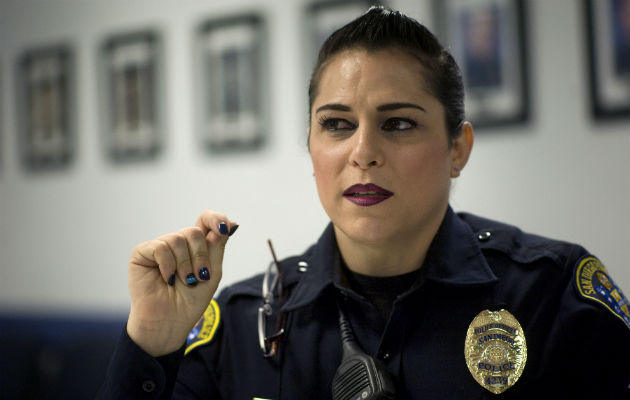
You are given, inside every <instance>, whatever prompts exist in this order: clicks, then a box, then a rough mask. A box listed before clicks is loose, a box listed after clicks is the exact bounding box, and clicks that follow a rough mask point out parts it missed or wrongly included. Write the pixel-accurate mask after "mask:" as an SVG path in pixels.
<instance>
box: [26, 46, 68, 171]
mask: <svg viewBox="0 0 630 400" xmlns="http://www.w3.org/2000/svg"><path fill="white" fill-rule="evenodd" d="M75 79H76V77H75V66H74V54H73V51H72V49H71V47H70V45H67V44H57V45H49V46H44V47H39V48H32V49H28V50H25V51H24V52H23V53H22V55H21V56H19V58H18V62H17V66H16V84H17V87H16V100H17V101H16V105H17V127H18V129H17V133H18V145H19V149H20V155H21V160H22V164H23V166H24V168H25V169H26V170H29V171H43V170H55V169H62V168H65V167H67V166H68V165H69V164H70V162H71V161H72V159H73V157H74V152H75V147H76V144H75V125H76V122H75V116H76V112H75V111H76V98H75V96H76V91H75Z"/></svg>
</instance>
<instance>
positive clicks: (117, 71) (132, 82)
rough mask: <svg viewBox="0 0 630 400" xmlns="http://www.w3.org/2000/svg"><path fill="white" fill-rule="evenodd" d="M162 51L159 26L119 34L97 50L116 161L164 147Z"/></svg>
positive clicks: (105, 126) (109, 146) (104, 115)
mask: <svg viewBox="0 0 630 400" xmlns="http://www.w3.org/2000/svg"><path fill="white" fill-rule="evenodd" d="M162 53H163V51H162V44H161V37H160V35H159V34H158V33H157V32H156V31H152V30H145V31H136V32H132V33H124V34H115V35H112V36H109V37H108V38H106V39H105V40H104V41H103V44H102V46H101V48H100V53H99V58H100V62H99V66H100V74H99V75H100V79H99V81H100V93H101V94H102V95H101V96H100V97H101V125H102V127H101V130H102V133H103V135H102V136H103V142H104V143H105V149H106V153H107V155H108V156H109V158H110V159H111V160H113V161H115V162H127V161H135V160H145V159H151V158H155V157H156V156H157V155H158V153H159V152H160V150H161V149H162V147H163V141H164V140H163V139H164V125H165V112H164V109H165V107H164V104H163V100H164V98H165V96H164V88H163V82H162V80H163V77H162V76H163V74H162V61H163V60H162V59H163V54H162Z"/></svg>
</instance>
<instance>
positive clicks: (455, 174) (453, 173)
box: [451, 167, 460, 178]
mask: <svg viewBox="0 0 630 400" xmlns="http://www.w3.org/2000/svg"><path fill="white" fill-rule="evenodd" d="M459 173H460V169H459V168H457V167H453V172H451V178H457V177H458V176H459Z"/></svg>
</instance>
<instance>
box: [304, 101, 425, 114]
mask: <svg viewBox="0 0 630 400" xmlns="http://www.w3.org/2000/svg"><path fill="white" fill-rule="evenodd" d="M401 108H416V109H418V110H421V111H424V112H426V111H427V110H425V108H424V107H422V106H419V105H417V104H414V103H387V104H383V105H380V106H378V107H376V111H391V110H399V109H401ZM324 110H332V111H352V108H350V107H349V106H347V105H345V104H339V103H331V104H324V105H323V106H321V107H318V108H317V110H315V113H318V112H320V111H324Z"/></svg>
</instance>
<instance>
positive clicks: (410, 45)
mask: <svg viewBox="0 0 630 400" xmlns="http://www.w3.org/2000/svg"><path fill="white" fill-rule="evenodd" d="M309 102H310V111H309V112H310V121H311V122H310V131H309V150H310V154H311V158H312V162H313V169H314V174H315V180H316V184H317V189H318V193H319V197H320V200H321V202H322V205H323V207H324V209H325V211H326V212H327V214H328V216H329V217H330V219H331V223H330V225H329V226H328V227H327V228H326V230H325V231H324V232H323V234H322V235H321V237H320V238H319V240H318V241H317V242H316V243H315V244H314V245H313V246H312V247H310V248H309V249H308V250H307V251H306V252H305V253H304V254H302V255H300V256H297V257H291V258H288V259H285V260H282V261H280V262H276V263H274V264H272V265H271V266H270V267H269V268H268V270H267V272H266V273H265V274H261V275H259V276H256V277H253V278H251V279H249V280H246V281H244V282H240V283H237V284H234V285H232V286H229V287H227V288H226V289H224V290H223V291H222V292H221V293H220V294H219V295H218V296H217V297H216V298H215V299H213V297H214V295H215V291H216V289H217V286H218V284H219V281H220V279H221V271H222V267H223V265H222V261H223V252H224V249H225V246H226V243H227V240H228V238H229V236H231V234H233V233H234V231H235V230H236V228H237V227H238V225H237V224H236V223H235V222H234V221H232V220H230V219H229V218H228V217H227V216H226V215H223V214H221V213H218V212H214V211H205V212H204V213H203V214H202V215H201V216H200V217H199V219H198V220H197V222H196V224H195V226H194V227H190V228H187V229H183V230H181V231H179V232H175V233H170V234H167V235H164V236H161V237H159V238H157V239H154V240H151V241H148V242H145V243H142V244H140V245H138V246H137V247H136V248H135V249H134V250H133V253H132V255H131V260H130V263H129V276H128V279H129V290H130V296H131V311H130V314H129V320H128V323H127V327H126V330H125V332H123V335H122V337H121V339H120V342H119V345H118V347H117V349H116V352H115V353H114V355H113V357H112V361H111V364H110V368H109V371H108V375H107V378H106V381H105V384H104V385H103V388H102V390H101V392H100V394H99V398H103V399H110V398H112V399H113V398H116V399H118V398H133V399H144V398H146V399H168V398H175V399H226V400H227V399H276V400H279V399H327V398H333V397H334V398H335V399H360V398H364V399H370V398H396V399H486V398H505V399H525V398H534V397H535V398H571V399H574V398H585V399H595V398H598V399H618V398H623V396H628V393H629V392H628V385H629V384H630V313H629V311H628V307H629V304H628V300H627V299H626V298H625V297H624V295H623V294H622V293H621V291H620V290H619V288H618V287H617V286H616V285H615V284H614V282H613V280H612V278H611V277H610V276H609V274H608V273H607V271H606V269H605V268H604V266H603V265H602V264H601V262H600V261H599V260H598V259H597V258H595V257H594V256H593V255H591V254H589V253H588V252H587V251H586V250H584V249H583V248H581V247H580V246H577V245H573V244H569V243H565V242H560V241H554V240H550V239H546V238H542V237H539V236H535V235H531V234H527V233H523V232H522V231H520V230H519V229H518V228H516V227H513V226H509V225H506V224H502V223H499V222H495V221H492V220H488V219H484V218H480V217H477V216H474V215H471V214H465V213H459V214H457V213H455V212H453V210H452V209H451V208H450V206H449V204H448V199H449V189H450V184H451V179H454V178H457V177H458V176H459V174H460V172H461V170H462V169H463V168H464V167H465V165H466V162H467V160H468V157H469V155H470V152H471V149H472V145H473V129H472V126H471V124H470V123H468V122H466V121H465V120H464V112H463V110H464V106H463V85H462V79H461V76H460V72H459V69H458V67H457V65H456V64H455V62H454V60H453V58H452V57H451V55H450V54H449V53H448V52H447V51H446V50H445V49H443V48H442V46H441V45H440V44H439V43H438V41H437V40H436V39H435V37H434V36H433V35H432V34H431V33H430V32H429V31H428V30H427V29H426V28H425V27H424V26H422V25H420V24H418V23H417V22H416V21H414V20H412V19H410V18H408V17H406V16H404V15H402V14H400V13H398V12H391V11H389V10H386V9H383V8H378V7H375V8H372V9H370V10H369V11H368V12H367V13H366V14H365V15H363V16H361V17H360V18H358V19H357V20H355V21H353V22H351V23H349V24H348V25H346V26H345V27H343V28H342V29H340V30H339V31H337V32H335V33H334V34H333V35H332V36H331V37H330V38H329V39H328V40H327V41H326V43H325V44H324V45H323V47H322V49H321V51H320V55H319V59H318V63H317V67H316V68H315V70H314V72H313V76H312V79H311V86H310V89H309ZM353 357H354V358H353ZM340 365H341V366H342V367H340Z"/></svg>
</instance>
